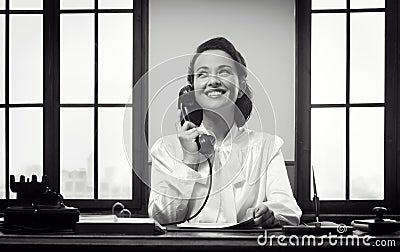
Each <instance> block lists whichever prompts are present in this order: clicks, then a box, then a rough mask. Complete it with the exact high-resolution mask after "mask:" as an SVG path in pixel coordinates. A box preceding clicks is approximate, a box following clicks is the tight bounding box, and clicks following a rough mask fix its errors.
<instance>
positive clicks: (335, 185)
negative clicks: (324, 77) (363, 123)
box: [311, 108, 346, 200]
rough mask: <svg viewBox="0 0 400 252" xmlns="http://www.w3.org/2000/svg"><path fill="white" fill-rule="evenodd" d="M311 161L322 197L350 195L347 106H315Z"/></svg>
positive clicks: (344, 197)
mask: <svg viewBox="0 0 400 252" xmlns="http://www.w3.org/2000/svg"><path fill="white" fill-rule="evenodd" d="M311 165H312V166H313V167H314V171H315V180H316V184H317V191H318V196H319V198H320V199H321V200H344V199H346V110H345V108H312V109H311ZM311 185H312V180H311ZM311 189H312V187H311ZM311 191H312V193H313V189H312V190H311ZM311 197H312V194H311Z"/></svg>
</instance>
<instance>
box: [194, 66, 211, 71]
mask: <svg viewBox="0 0 400 252" xmlns="http://www.w3.org/2000/svg"><path fill="white" fill-rule="evenodd" d="M201 69H205V70H208V67H206V66H201V67H198V68H197V69H196V72H197V71H199V70H201Z"/></svg>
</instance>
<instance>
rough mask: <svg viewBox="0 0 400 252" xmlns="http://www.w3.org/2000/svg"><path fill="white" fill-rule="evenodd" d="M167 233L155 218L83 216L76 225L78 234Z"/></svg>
mask: <svg viewBox="0 0 400 252" xmlns="http://www.w3.org/2000/svg"><path fill="white" fill-rule="evenodd" d="M165 231H166V229H165V227H163V226H161V225H160V224H159V223H158V222H157V221H156V220H154V219H153V218H118V217H117V216H115V215H87V216H81V217H80V218H79V222H77V223H76V225H75V233H76V234H115V235H125V234H126V235H144V234H147V235H149V234H164V233H165Z"/></svg>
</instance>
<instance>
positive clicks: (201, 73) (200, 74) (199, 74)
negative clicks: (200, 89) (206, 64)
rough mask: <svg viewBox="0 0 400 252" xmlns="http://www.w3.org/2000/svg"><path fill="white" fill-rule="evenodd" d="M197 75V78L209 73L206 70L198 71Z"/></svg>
mask: <svg viewBox="0 0 400 252" xmlns="http://www.w3.org/2000/svg"><path fill="white" fill-rule="evenodd" d="M196 76H197V78H204V77H206V76H207V73H206V72H198V73H197V74H196Z"/></svg>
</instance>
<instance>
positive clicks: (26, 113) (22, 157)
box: [10, 108, 43, 198]
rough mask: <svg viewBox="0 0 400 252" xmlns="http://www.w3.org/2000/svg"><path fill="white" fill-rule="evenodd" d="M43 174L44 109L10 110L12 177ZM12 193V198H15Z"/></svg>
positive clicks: (28, 176)
mask: <svg viewBox="0 0 400 252" xmlns="http://www.w3.org/2000/svg"><path fill="white" fill-rule="evenodd" d="M42 174H43V109H42V108H11V109H10V175H15V178H16V180H17V181H19V176H20V175H24V176H26V178H31V176H32V175H37V176H38V180H39V181H41V176H42ZM15 196H16V195H15V194H14V193H12V195H11V198H15Z"/></svg>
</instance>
